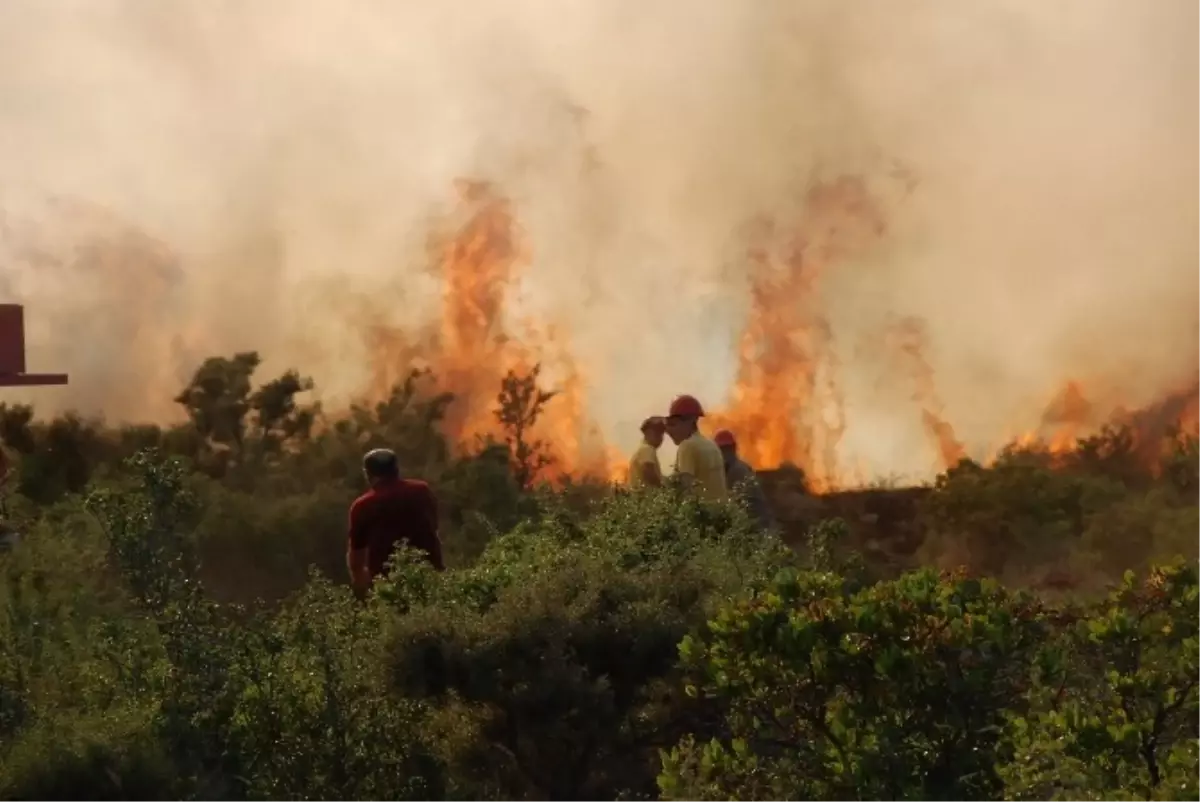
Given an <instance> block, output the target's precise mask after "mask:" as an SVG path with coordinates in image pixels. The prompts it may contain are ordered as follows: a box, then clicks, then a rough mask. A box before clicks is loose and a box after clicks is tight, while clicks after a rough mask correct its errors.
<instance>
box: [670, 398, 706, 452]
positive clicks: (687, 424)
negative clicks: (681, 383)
mask: <svg viewBox="0 0 1200 802" xmlns="http://www.w3.org/2000/svg"><path fill="white" fill-rule="evenodd" d="M702 417H704V408H703V407H702V406H700V402H699V401H697V400H696V398H695V397H694V396H690V395H680V396H676V397H675V400H674V401H672V402H671V408H670V410H668V412H667V434H668V435H670V437H671V440H672V441H673V442H674V443H675V445H679V444H680V443H682V442H683V441H684V440H686V439H688V438H689V437H691V436H692V435H693V434H695V433H696V425H697V422H698V421H699V420H700V418H702Z"/></svg>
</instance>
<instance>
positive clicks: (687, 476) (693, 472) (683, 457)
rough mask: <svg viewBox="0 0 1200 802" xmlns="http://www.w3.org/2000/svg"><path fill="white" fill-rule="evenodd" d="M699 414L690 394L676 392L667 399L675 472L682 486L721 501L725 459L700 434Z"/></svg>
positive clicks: (726, 491)
mask: <svg viewBox="0 0 1200 802" xmlns="http://www.w3.org/2000/svg"><path fill="white" fill-rule="evenodd" d="M703 416H704V408H703V407H702V406H700V402H699V401H697V400H696V399H695V397H693V396H690V395H681V396H677V397H676V398H675V400H674V401H672V402H671V408H670V410H669V411H668V412H667V434H668V435H669V436H670V438H671V440H672V441H674V443H675V445H676V446H678V450H677V451H676V452H675V475H676V476H677V477H678V481H679V482H681V483H682V484H684V485H685V486H687V487H694V488H695V489H696V491H697V492H698V493H699V495H700V497H701V498H704V499H708V500H710V501H722V500H724V499H727V498H729V488H728V487H726V485H725V460H724V458H723V457H722V456H721V449H719V448H717V446H716V444H715V443H714V442H713V441H712V440H709V439H708V438H707V437H705V436H704V435H702V434H700V429H699V421H700V418H702V417H703Z"/></svg>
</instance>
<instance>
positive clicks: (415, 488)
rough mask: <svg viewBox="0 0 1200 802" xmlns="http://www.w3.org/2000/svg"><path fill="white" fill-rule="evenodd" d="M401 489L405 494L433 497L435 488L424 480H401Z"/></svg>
mask: <svg viewBox="0 0 1200 802" xmlns="http://www.w3.org/2000/svg"><path fill="white" fill-rule="evenodd" d="M400 488H401V490H402V491H403V492H405V493H409V494H411V495H414V496H432V495H433V488H432V487H430V486H429V482H426V481H425V480H424V479H401V480H400Z"/></svg>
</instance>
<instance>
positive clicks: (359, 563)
mask: <svg viewBox="0 0 1200 802" xmlns="http://www.w3.org/2000/svg"><path fill="white" fill-rule="evenodd" d="M363 474H364V475H365V476H366V477H367V482H368V483H370V485H371V489H370V490H368V491H367V492H366V493H364V494H363V495H361V496H359V497H358V498H357V499H355V500H354V503H353V504H352V505H350V533H349V538H348V542H347V544H346V567H347V568H349V569H350V582H351V584H352V585H353V586H354V589H355V590H356V591H358V592H359V593H365V592H366V590H367V589H368V588H370V587H371V583H372V582H373V581H374V580H375V577H377V576H379V575H380V574H382V573H383V572H384V568H385V567H386V565H387V560H388V557H390V556H391V554H392V549H393V548H395V547H396V545H397V544H400V543H403V545H405V546H409V547H410V548H414V549H418V550H420V551H423V552H425V555H426V556H427V557H428V559H429V561H430V562H431V563H432V564H433V567H434V568H436V569H437V570H439V571H444V570H446V566H445V565H444V564H443V563H442V541H441V540H440V539H439V538H438V508H437V499H436V498H435V497H434V495H433V491H432V490H430V489H429V485H427V484H425V483H424V482H421V481H418V480H416V479H401V478H400V462H399V460H397V459H396V454H395V452H393V451H392V450H391V449H387V448H377V449H375V450H373V451H369V452H367V455H366V456H365V457H363Z"/></svg>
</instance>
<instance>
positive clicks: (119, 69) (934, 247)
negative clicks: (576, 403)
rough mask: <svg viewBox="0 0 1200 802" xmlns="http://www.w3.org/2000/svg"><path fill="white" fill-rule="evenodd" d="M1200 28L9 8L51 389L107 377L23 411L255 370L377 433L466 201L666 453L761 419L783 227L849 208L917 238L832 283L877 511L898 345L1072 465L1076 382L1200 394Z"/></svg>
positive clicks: (906, 467) (9, 264) (23, 283)
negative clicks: (682, 402) (436, 228)
mask: <svg viewBox="0 0 1200 802" xmlns="http://www.w3.org/2000/svg"><path fill="white" fill-rule="evenodd" d="M1197 17H1198V12H1197V5H1196V3H1195V2H1192V1H1191V0H1156V2H1153V3H1134V2H1128V0H1104V1H1102V0H1057V1H1055V2H1052V1H1049V0H1043V1H1042V2H1033V0H1019V1H1018V0H976V2H972V3H960V2H951V0H936V1H935V0H919V1H918V0H914V1H913V2H906V3H890V2H886V1H885V0H867V1H865V2H857V3H844V2H840V1H839V0H825V1H823V2H810V1H809V0H766V1H764V2H754V3H734V2H724V1H723V0H701V1H700V2H696V0H655V2H649V3H646V2H634V1H633V0H560V2H549V0H523V1H522V2H513V1H512V0H494V1H492V0H458V1H457V2H452V1H451V0H445V2H440V3H424V2H416V1H415V0H414V1H413V2H398V1H396V0H375V1H374V2H368V1H367V0H361V1H359V2H351V1H350V0H328V1H327V2H326V1H324V0H322V1H321V2H309V3H295V2H285V0H255V2H233V1H232V0H190V1H189V0H176V1H175V2H171V3H154V2H146V1H142V2H138V1H137V0H127V1H121V0H96V2H90V3H80V2H71V0H62V1H61V2H56V1H54V0H7V2H4V3H3V4H0V153H2V154H3V159H2V160H0V212H2V213H3V217H2V218H0V224H2V227H0V256H2V257H3V258H4V259H5V261H4V263H3V264H2V265H0V292H2V293H4V294H5V295H9V296H13V297H14V299H15V300H18V301H20V302H23V303H25V304H27V307H28V308H27V312H26V317H27V320H28V321H29V323H28V325H29V329H30V331H29V337H30V341H31V342H30V349H29V362H30V366H31V369H44V370H59V369H63V370H68V371H70V372H71V374H72V384H71V386H70V387H69V388H65V389H62V390H37V391H29V392H26V393H24V394H23V395H14V396H12V397H13V398H22V399H26V398H27V399H32V400H34V401H35V402H36V403H37V404H38V405H39V407H40V408H42V409H45V410H47V411H49V410H50V409H54V408H56V407H61V406H75V407H78V408H81V409H85V410H87V411H102V412H103V413H105V414H106V415H107V416H108V417H109V418H112V419H120V418H126V417H145V416H154V417H158V418H165V417H168V416H170V415H174V414H176V412H175V411H174V410H173V409H172V406H173V405H172V404H171V402H170V397H171V395H172V392H173V391H174V390H175V389H177V388H178V387H179V386H180V383H181V381H182V379H183V378H185V377H186V375H187V374H188V373H189V372H190V370H191V369H192V368H194V366H195V365H196V363H197V362H198V360H199V359H200V358H202V357H204V356H207V355H210V354H213V353H229V352H231V351H233V350H234V349H249V348H253V349H257V350H259V351H261V352H262V353H263V354H264V356H265V357H266V359H267V362H266V364H265V365H264V370H275V369H282V368H285V367H289V366H293V365H295V366H298V367H300V368H302V369H304V370H305V371H307V372H310V373H312V374H313V375H314V376H315V378H316V379H317V382H318V385H319V386H321V387H323V388H324V392H325V393H326V397H327V399H330V400H333V399H337V398H345V397H347V396H348V395H350V394H353V393H354V392H355V391H356V390H358V389H360V388H361V387H362V385H363V383H364V382H365V381H366V380H367V376H368V375H369V372H370V371H369V368H368V363H369V361H370V357H371V355H370V354H369V353H368V352H367V350H366V346H365V345H364V341H363V338H362V336H361V332H362V329H363V327H364V326H365V325H367V323H369V322H378V321H380V320H384V321H387V322H390V323H392V324H395V325H405V326H407V325H417V324H419V323H422V322H425V321H427V320H428V319H429V318H430V317H431V316H433V315H436V314H437V313H438V310H439V306H438V304H439V292H440V289H439V285H438V283H437V278H436V276H433V275H431V274H430V272H429V270H428V267H429V264H428V262H429V260H428V257H427V254H426V237H427V234H428V231H429V227H430V220H431V217H432V216H434V215H436V214H439V213H443V212H445V211H447V210H449V209H452V208H453V206H454V204H455V202H456V195H455V190H454V181H455V179H457V178H460V177H468V178H478V179H483V180H489V181H491V182H493V183H494V184H495V185H496V186H498V187H501V188H502V189H503V191H504V192H505V193H506V195H508V197H510V198H511V199H512V201H513V203H514V205H515V208H516V214H517V217H518V219H519V220H520V224H521V226H522V228H523V229H524V235H525V237H526V239H527V240H528V243H529V248H530V250H531V263H530V265H529V267H528V269H527V270H525V271H523V273H522V275H521V276H520V278H519V283H518V286H514V287H513V288H512V299H513V301H512V304H515V308H514V307H513V306H512V305H510V310H509V311H510V312H511V313H512V314H514V315H518V314H519V315H521V316H528V315H535V316H537V318H538V319H540V320H543V321H546V322H547V323H551V324H555V325H557V326H558V327H560V329H561V330H564V331H568V332H569V336H570V348H571V350H572V352H573V354H574V357H575V361H576V363H577V365H578V368H579V371H580V375H581V377H582V379H583V381H584V382H585V384H586V386H587V388H588V397H589V405H588V409H589V410H590V413H591V415H592V417H593V418H594V419H595V420H596V421H597V422H598V424H599V425H600V427H601V428H602V430H603V431H604V432H605V433H606V434H607V435H608V436H609V439H610V440H611V441H613V442H615V443H616V444H617V445H619V446H621V447H625V446H629V445H631V443H632V442H633V441H634V440H635V439H636V437H637V433H636V422H638V421H640V420H641V418H642V417H644V416H645V415H646V414H648V413H651V412H659V411H661V409H662V407H663V406H664V405H665V403H666V402H667V400H668V399H669V398H670V397H671V396H672V395H674V394H675V393H677V392H683V391H690V392H694V393H696V394H698V395H700V396H701V397H702V398H703V399H704V400H705V401H706V402H707V403H710V404H712V405H714V406H718V405H720V404H722V403H723V402H725V401H726V400H727V397H728V394H729V393H730V391H731V388H732V386H733V384H734V382H735V376H736V371H737V354H736V347H737V342H738V336H739V333H740V332H741V331H742V329H743V325H744V323H745V318H746V315H747V314H748V310H749V308H750V296H749V292H748V287H747V276H746V270H747V267H746V263H745V260H744V255H745V251H746V242H745V241H744V240H743V238H742V237H743V232H744V231H745V230H746V227H747V226H748V225H750V224H752V223H753V222H754V221H756V220H762V219H768V218H769V219H773V220H775V222H776V225H787V224H788V223H789V221H791V222H795V215H796V214H797V213H798V210H800V209H802V208H803V207H802V199H803V195H804V192H805V190H806V189H807V187H808V186H809V185H810V184H811V182H812V181H814V180H816V179H818V178H820V177H825V176H830V177H836V176H839V175H852V176H859V177H862V178H863V179H864V180H866V181H867V182H868V183H869V184H871V185H872V186H873V187H875V190H874V191H875V192H877V194H878V198H879V203H880V204H881V205H883V207H884V210H885V217H886V221H887V229H886V232H885V233H884V235H883V236H882V237H880V238H878V240H877V241H873V242H871V243H869V244H867V245H864V247H862V248H860V249H857V250H855V251H854V252H853V255H852V256H851V257H847V258H846V259H844V260H842V261H840V262H839V263H837V264H831V265H825V266H823V268H822V274H821V284H820V290H819V291H820V293H821V298H820V304H821V307H822V308H823V309H824V310H825V315H826V316H827V318H828V322H829V326H830V329H831V331H832V340H831V342H832V343H833V345H832V347H833V348H835V349H836V355H835V356H836V361H837V363H838V365H839V366H840V369H839V374H838V375H839V377H840V378H839V381H840V383H841V390H840V392H841V396H842V397H843V398H844V403H845V432H844V436H843V437H842V439H841V441H840V444H839V448H840V449H841V450H842V451H843V462H844V463H846V464H855V465H866V466H867V467H866V469H865V472H866V473H867V474H868V476H869V475H880V474H910V475H921V474H927V473H928V472H929V470H931V469H932V468H934V467H936V466H937V462H938V456H937V446H936V444H935V443H933V442H931V441H930V438H929V437H928V434H927V431H926V427H925V425H924V424H923V421H922V410H921V408H920V407H919V406H918V405H916V404H914V403H913V400H912V399H913V393H914V386H913V381H914V379H913V378H912V377H911V376H908V377H906V376H899V377H897V376H894V375H891V374H893V373H895V371H897V370H903V366H902V365H901V363H900V362H897V361H896V360H895V359H894V356H893V355H892V354H891V352H889V351H888V349H887V348H886V347H885V346H884V344H883V343H884V340H885V336H884V335H885V331H886V330H887V329H888V327H889V326H890V325H892V323H891V322H892V321H895V320H900V319H903V320H920V321H922V324H921V325H922V332H923V337H924V340H923V342H924V343H925V349H924V351H923V352H922V354H921V359H922V360H923V362H922V365H923V366H925V367H923V368H922V374H921V376H920V377H919V379H920V381H921V382H928V381H930V376H932V382H933V383H935V384H936V391H937V396H938V398H937V403H938V407H939V414H940V415H941V416H943V417H944V418H945V419H946V420H949V421H951V422H952V423H953V426H954V429H955V432H956V435H957V437H958V438H959V439H960V440H961V441H962V443H963V445H964V446H965V447H966V448H967V450H968V451H969V452H972V453H977V452H979V451H980V450H981V449H988V448H991V447H994V446H996V445H997V444H998V443H999V442H1000V441H1002V440H1004V439H1005V438H1006V437H1007V436H1009V435H1011V434H1014V433H1016V432H1019V431H1023V430H1027V429H1032V428H1036V426H1037V424H1038V422H1039V419H1040V416H1041V414H1042V412H1043V411H1044V409H1045V407H1046V405H1047V403H1048V402H1049V401H1050V400H1051V399H1052V397H1053V396H1054V395H1055V393H1057V392H1058V391H1059V390H1060V389H1061V388H1062V387H1063V385H1064V384H1065V383H1066V382H1067V381H1069V380H1075V381H1077V382H1079V383H1081V385H1082V386H1083V387H1084V388H1085V391H1086V392H1087V393H1088V397H1089V400H1090V401H1092V402H1093V403H1098V404H1101V405H1105V404H1107V405H1108V406H1110V407H1113V406H1116V405H1119V404H1124V405H1126V406H1132V405H1138V404H1142V403H1145V402H1149V401H1152V400H1154V399H1155V398H1158V397H1160V396H1162V395H1164V394H1166V393H1168V392H1170V391H1172V390H1175V389H1177V388H1178V387H1179V385H1180V384H1181V383H1186V382H1187V381H1188V380H1189V379H1190V378H1192V377H1194V375H1195V373H1196V369H1197V358H1198V354H1197V306H1196V299H1197V272H1196V271H1197V262H1198V253H1197V215H1198V213H1200V209H1198V207H1197V191H1196V176H1197V172H1198V165H1197V150H1196V142H1197V137H1198V131H1197V97H1198V95H1200V91H1198V87H1197V71H1196V64H1197V26H1198V19H1197ZM98 232H99V233H98ZM889 376H891V378H888V377H889ZM780 414H791V411H788V410H780ZM754 434H755V433H754V432H742V433H741V435H742V437H743V438H753V437H754Z"/></svg>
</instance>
